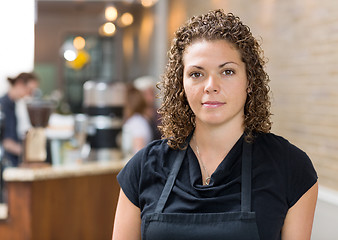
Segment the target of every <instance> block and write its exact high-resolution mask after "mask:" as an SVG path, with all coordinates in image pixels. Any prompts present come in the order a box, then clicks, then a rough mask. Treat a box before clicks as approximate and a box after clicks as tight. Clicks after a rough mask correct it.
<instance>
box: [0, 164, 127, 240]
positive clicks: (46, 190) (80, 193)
mask: <svg viewBox="0 0 338 240" xmlns="http://www.w3.org/2000/svg"><path fill="white" fill-rule="evenodd" d="M121 167H122V163H117V164H113V165H106V166H100V167H99V170H98V169H97V167H95V166H94V165H92V167H91V166H90V165H89V166H86V167H85V169H79V168H78V169H76V168H74V169H64V170H62V169H60V168H59V169H57V170H55V169H52V168H51V169H39V170H34V169H9V170H6V171H7V172H6V171H5V174H4V177H5V180H6V183H7V190H8V211H9V212H8V218H7V219H6V220H1V221H0V239H1V240H7V239H8V240H16V239H17V240H26V239H27V240H49V239H55V240H59V239H60V240H67V239H69V240H76V239H79V240H80V239H81V240H106V239H107V240H108V239H111V234H112V228H113V220H114V213H115V209H116V204H117V199H118V194H119V185H118V183H117V180H116V175H117V173H118V172H119V170H120V169H121ZM80 168H81V167H80ZM91 168H92V170H91ZM53 174H54V175H53Z"/></svg>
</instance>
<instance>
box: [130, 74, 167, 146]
mask: <svg viewBox="0 0 338 240" xmlns="http://www.w3.org/2000/svg"><path fill="white" fill-rule="evenodd" d="M134 86H135V88H137V89H138V90H139V91H141V92H142V94H143V96H144V99H145V100H146V104H147V108H146V110H145V114H144V116H145V118H146V119H147V120H148V122H149V124H150V127H151V131H152V135H153V140H156V139H161V133H160V131H159V129H158V125H159V124H160V119H159V118H160V117H159V114H158V113H157V109H158V106H157V105H156V81H155V79H154V78H153V77H152V76H143V77H139V78H137V79H135V81H134Z"/></svg>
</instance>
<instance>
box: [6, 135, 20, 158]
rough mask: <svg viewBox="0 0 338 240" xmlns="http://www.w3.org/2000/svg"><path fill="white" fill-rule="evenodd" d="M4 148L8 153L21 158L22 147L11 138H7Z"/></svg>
mask: <svg viewBox="0 0 338 240" xmlns="http://www.w3.org/2000/svg"><path fill="white" fill-rule="evenodd" d="M3 146H4V149H5V150H6V151H7V152H10V153H12V154H14V155H17V156H19V155H20V154H21V153H22V145H21V144H20V143H17V142H16V141H14V140H12V139H10V138H5V139H4V140H3Z"/></svg>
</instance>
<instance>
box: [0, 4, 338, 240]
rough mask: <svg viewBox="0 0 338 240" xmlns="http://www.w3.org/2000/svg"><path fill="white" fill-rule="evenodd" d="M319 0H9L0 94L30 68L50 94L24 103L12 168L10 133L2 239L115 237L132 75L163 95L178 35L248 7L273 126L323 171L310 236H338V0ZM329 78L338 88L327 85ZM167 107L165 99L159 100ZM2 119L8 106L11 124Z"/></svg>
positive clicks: (244, 15)
mask: <svg viewBox="0 0 338 240" xmlns="http://www.w3.org/2000/svg"><path fill="white" fill-rule="evenodd" d="M310 2H311V3H310ZM320 2H321V4H319V3H318V2H317V1H306V0H297V1H292V0H286V1H275V0H258V1H250V0H240V1H238V0H210V1H205V0H110V1H108V0H14V1H2V2H1V3H0V20H1V21H0V22H1V23H0V27H1V29H2V37H1V38H0V49H1V50H0V86H1V87H0V96H2V95H4V94H5V93H6V92H7V90H8V88H9V84H8V82H7V77H13V76H16V75H17V74H19V73H20V72H34V73H35V74H36V75H37V76H38V79H39V89H40V95H39V100H37V102H30V103H28V102H27V99H23V100H20V101H18V102H17V103H16V106H17V114H18V116H19V117H18V126H17V128H18V129H17V131H18V133H19V135H20V136H22V139H23V144H24V154H23V155H24V156H22V160H21V161H22V163H21V164H20V165H19V166H17V167H6V166H5V164H4V161H5V160H4V154H3V147H2V139H0V161H1V178H0V180H1V199H0V200H1V202H0V239H1V240H17V239H18V240H22V239H28V240H40V239H43V240H47V239H57V240H58V239H60V240H61V239H62V240H66V239H81V240H82V239H87V240H106V239H111V238H112V229H113V222H114V213H115V209H116V205H117V199H118V194H119V185H118V183H117V180H116V176H117V174H118V173H119V171H120V170H121V169H122V168H123V166H124V165H125V164H126V163H127V162H128V160H129V159H130V157H132V153H130V152H126V151H124V148H123V146H122V145H123V142H122V141H121V131H122V125H123V109H124V106H125V104H126V102H125V87H126V84H128V83H133V82H134V81H135V80H136V79H147V80H149V79H150V81H151V83H152V85H153V89H154V93H155V94H156V91H157V89H156V87H155V86H156V83H157V82H158V81H159V80H160V78H161V74H163V72H164V69H165V66H166V63H167V51H168V49H169V46H170V43H171V40H172V38H173V32H174V31H175V30H176V29H177V28H178V27H179V26H180V25H181V24H182V23H184V22H185V21H186V20H187V19H188V18H190V17H191V16H194V15H196V14H201V13H204V12H207V11H208V10H211V9H217V8H222V9H224V10H225V11H226V12H234V13H235V14H237V15H239V16H240V17H241V19H242V20H243V21H244V22H246V23H247V24H248V25H249V26H250V27H252V29H251V30H252V32H253V33H254V35H257V36H260V37H261V39H262V45H263V49H265V55H266V57H267V58H268V59H269V61H268V63H267V72H268V73H269V74H270V78H271V90H272V92H273V102H272V111H273V116H272V119H273V123H274V125H273V128H272V131H273V132H276V133H277V134H280V135H283V136H285V137H287V138H288V139H290V140H291V141H292V142H294V143H296V145H298V146H300V147H301V148H302V149H304V150H305V151H306V152H307V153H308V154H309V156H310V158H311V159H312V161H313V164H314V166H315V167H316V169H317V171H318V175H319V196H318V204H317V209H316V213H315V220H314V225H313V230H312V231H313V235H312V239H320V240H325V239H328V240H330V239H336V237H337V236H338V235H337V234H338V231H337V228H336V227H335V225H336V223H337V222H338V218H337V216H338V214H337V213H338V187H337V186H338V185H337V183H338V177H337V176H338V174H337V173H338V158H337V156H338V155H337V154H336V153H337V145H335V144H334V143H338V127H337V121H336V117H337V115H336V114H334V113H333V112H335V113H337V112H338V111H335V110H334V109H332V108H337V105H336V104H332V103H333V102H337V101H338V95H337V94H336V91H334V89H335V88H336V89H337V88H338V80H337V79H338V72H337V70H336V69H335V66H337V64H338V53H336V55H335V57H334V53H332V52H331V51H330V47H332V50H333V49H337V48H338V43H337V42H338V35H337V34H333V35H332V34H330V33H331V32H332V29H335V30H337V26H338V20H337V19H336V18H335V19H334V17H333V16H338V15H337V14H336V13H338V4H332V2H331V1H320ZM333 2H334V1H333ZM323 26H331V28H330V27H323ZM310 29H311V31H310ZM307 34H310V35H307ZM318 35H320V36H322V37H318ZM326 35H327V36H329V35H330V36H329V37H323V36H326ZM283 44H284V45H283ZM281 45H283V46H285V47H281ZM319 45H320V47H319ZM310 46H315V47H313V48H312V47H310ZM325 46H327V47H325ZM309 49H311V51H310V50H309ZM312 50H313V51H312ZM334 52H337V51H335V50H334ZM326 60H327V62H326ZM314 66H318V69H317V70H319V69H321V70H322V69H326V71H325V74H326V75H323V76H319V75H318V74H320V73H319V72H320V70H319V71H317V72H316V73H314V71H315V70H314V69H316V67H314ZM323 66H325V68H324V67H323ZM315 74H317V75H315ZM321 74H324V73H323V72H321ZM285 78H287V79H286V80H285ZM322 78H327V79H331V80H330V85H329V84H328V82H325V83H323V82H320V83H319V79H322ZM296 80H297V81H296ZM328 81H329V80H328ZM295 82H296V83H295ZM291 84H292V85H291ZM302 85H303V86H302ZM300 99H303V100H304V101H300ZM160 104H161V100H160V99H157V98H156V99H155V100H154V106H155V107H158V106H160ZM309 104H311V113H310V109H309V108H307V106H309ZM329 107H330V109H329ZM0 110H1V109H0ZM325 110H327V111H325ZM4 117H5V116H4V115H3V114H1V113H0V123H1V124H2V123H3V122H2V120H3V118H4ZM0 127H2V128H5V127H6V126H3V125H0ZM41 129H42V130H41ZM1 131H3V129H2V130H0V135H1Z"/></svg>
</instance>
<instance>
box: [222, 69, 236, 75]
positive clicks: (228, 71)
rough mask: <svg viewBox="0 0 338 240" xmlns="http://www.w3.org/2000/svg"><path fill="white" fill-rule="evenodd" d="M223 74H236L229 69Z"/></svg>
mask: <svg viewBox="0 0 338 240" xmlns="http://www.w3.org/2000/svg"><path fill="white" fill-rule="evenodd" d="M223 74H224V75H233V74H235V72H234V71H233V70H230V69H228V70H224V71H223Z"/></svg>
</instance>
